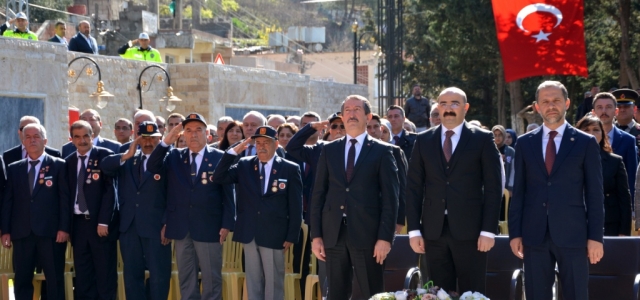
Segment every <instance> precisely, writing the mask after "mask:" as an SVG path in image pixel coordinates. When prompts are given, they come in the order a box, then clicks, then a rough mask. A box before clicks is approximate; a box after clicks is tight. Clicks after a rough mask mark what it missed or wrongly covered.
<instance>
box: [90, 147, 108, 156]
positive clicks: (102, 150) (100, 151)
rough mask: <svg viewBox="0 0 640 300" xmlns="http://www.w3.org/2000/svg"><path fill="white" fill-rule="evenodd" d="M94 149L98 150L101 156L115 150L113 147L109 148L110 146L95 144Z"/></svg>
mask: <svg viewBox="0 0 640 300" xmlns="http://www.w3.org/2000/svg"><path fill="white" fill-rule="evenodd" d="M93 150H96V152H97V153H98V154H99V155H101V156H102V155H104V156H106V155H111V154H113V151H111V149H108V148H105V147H100V146H93Z"/></svg>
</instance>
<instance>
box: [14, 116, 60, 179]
mask: <svg viewBox="0 0 640 300" xmlns="http://www.w3.org/2000/svg"><path fill="white" fill-rule="evenodd" d="M29 124H40V120H39V119H38V118H36V117H34V116H23V117H22V118H20V126H19V127H18V138H19V139H20V141H22V129H23V128H24V127H25V126H27V125H29ZM44 152H46V153H47V154H49V155H51V156H53V157H58V158H60V157H61V156H60V151H58V150H56V149H53V148H51V147H49V146H46V145H45V146H44ZM26 157H27V149H26V148H25V147H24V145H23V144H22V143H21V144H20V145H18V146H15V147H13V148H11V149H9V150H7V151H5V152H4V153H3V154H2V159H3V160H4V167H5V169H6V168H7V166H9V165H10V164H12V163H14V162H16V161H19V160H21V159H23V158H26Z"/></svg>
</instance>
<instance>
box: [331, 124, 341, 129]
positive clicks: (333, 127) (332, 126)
mask: <svg viewBox="0 0 640 300" xmlns="http://www.w3.org/2000/svg"><path fill="white" fill-rule="evenodd" d="M338 126H340V129H344V124H332V125H331V129H334V130H335V129H338Z"/></svg>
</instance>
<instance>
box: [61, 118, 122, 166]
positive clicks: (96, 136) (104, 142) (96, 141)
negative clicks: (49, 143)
mask: <svg viewBox="0 0 640 300" xmlns="http://www.w3.org/2000/svg"><path fill="white" fill-rule="evenodd" d="M80 120H82V121H86V122H88V123H89V124H90V125H91V130H92V131H93V136H92V137H91V138H92V139H93V141H92V143H93V146H96V147H102V148H106V149H109V150H111V151H112V152H114V153H118V152H119V151H120V143H118V142H116V141H112V140H110V139H105V138H102V137H101V136H100V132H101V131H102V119H101V118H100V114H99V113H98V112H97V111H96V110H94V109H87V110H85V111H83V112H82V114H80ZM74 151H76V146H75V145H74V143H73V142H68V143H66V144H64V145H63V146H62V157H63V158H65V159H66V158H67V156H69V155H70V154H71V153H73V152H74Z"/></svg>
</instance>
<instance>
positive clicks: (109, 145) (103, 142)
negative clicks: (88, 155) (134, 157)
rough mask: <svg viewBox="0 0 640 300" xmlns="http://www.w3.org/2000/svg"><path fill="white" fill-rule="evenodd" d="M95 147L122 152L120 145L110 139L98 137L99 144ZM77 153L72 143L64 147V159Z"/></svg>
mask: <svg viewBox="0 0 640 300" xmlns="http://www.w3.org/2000/svg"><path fill="white" fill-rule="evenodd" d="M94 146H97V147H102V148H106V149H109V150H111V152H113V153H119V152H120V143H118V142H116V141H112V140H110V139H105V138H102V137H101V136H98V142H97V143H95V144H94ZM127 148H128V147H127ZM75 151H76V146H75V145H74V144H73V143H72V142H68V143H66V144H64V145H63V146H62V157H63V158H65V159H66V158H67V156H69V155H70V154H71V153H73V152H75Z"/></svg>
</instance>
